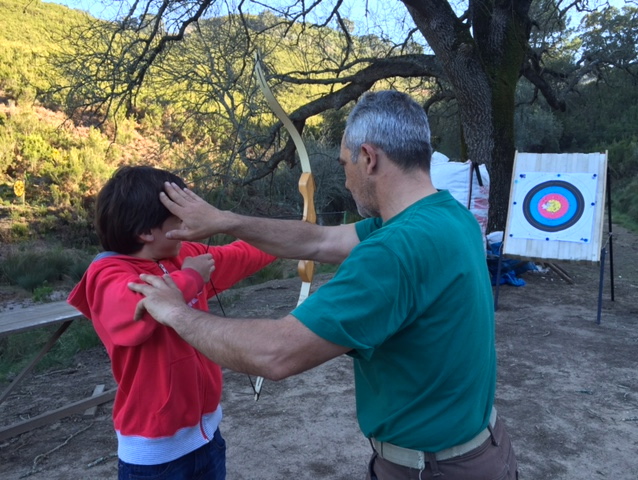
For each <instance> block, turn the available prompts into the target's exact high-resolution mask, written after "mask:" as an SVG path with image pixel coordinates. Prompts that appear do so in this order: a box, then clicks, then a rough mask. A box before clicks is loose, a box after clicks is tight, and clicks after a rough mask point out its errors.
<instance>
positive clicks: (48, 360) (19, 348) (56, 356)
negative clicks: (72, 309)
mask: <svg viewBox="0 0 638 480" xmlns="http://www.w3.org/2000/svg"><path fill="white" fill-rule="evenodd" d="M58 328H59V325H56V326H53V325H52V326H50V327H44V328H38V329H35V330H30V331H28V332H23V333H18V334H16V335H11V336H8V337H3V338H1V339H0V382H2V383H4V382H10V381H11V380H13V378H14V377H15V376H16V375H17V374H18V373H20V371H21V370H22V369H23V368H24V367H25V366H26V365H27V364H28V363H29V362H30V361H31V360H32V359H33V358H34V357H35V356H36V355H37V353H38V352H39V351H40V349H41V348H42V347H43V346H44V345H45V344H46V342H47V341H48V340H49V337H51V335H52V334H53V332H55V331H56V330H57V329H58ZM100 344H101V342H100V339H99V338H98V336H97V334H96V333H95V330H93V325H91V322H90V321H88V320H76V321H74V322H73V323H72V324H71V325H70V326H69V328H68V329H67V330H66V331H65V332H64V334H63V335H62V336H61V337H60V338H59V339H58V341H57V342H56V343H55V345H54V346H53V348H52V349H51V350H49V352H48V353H47V354H46V355H45V356H44V357H43V358H42V361H41V362H40V363H38V365H36V367H35V372H43V371H47V370H50V369H52V368H67V367H70V366H71V365H72V364H73V356H74V355H75V354H76V353H78V352H80V351H82V350H86V349H87V348H92V347H95V346H98V345H100Z"/></svg>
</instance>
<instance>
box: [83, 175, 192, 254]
mask: <svg viewBox="0 0 638 480" xmlns="http://www.w3.org/2000/svg"><path fill="white" fill-rule="evenodd" d="M164 182H173V183H176V184H177V185H178V186H180V187H181V188H184V187H186V184H185V183H184V181H183V180H182V179H181V178H179V177H178V176H177V175H174V174H172V173H171V172H168V171H166V170H160V169H158V168H153V167H143V166H140V167H128V166H127V167H121V168H119V169H118V170H117V171H116V172H115V173H114V174H113V176H112V177H111V178H110V179H109V181H108V182H106V184H105V185H104V187H103V188H102V190H100V193H98V196H97V202H96V205H95V228H96V230H97V235H98V238H99V239H100V243H101V244H102V248H104V250H106V251H113V252H117V253H121V254H124V255H130V254H132V253H136V252H138V251H139V250H141V249H142V247H143V246H144V244H143V243H141V242H140V241H139V240H138V236H139V235H141V234H143V233H147V232H149V231H150V230H151V228H156V227H160V226H161V225H162V223H164V221H165V220H166V219H167V218H168V217H170V216H171V212H169V211H168V209H167V208H166V207H165V206H164V205H162V203H161V202H160V199H159V194H160V192H163V191H164Z"/></svg>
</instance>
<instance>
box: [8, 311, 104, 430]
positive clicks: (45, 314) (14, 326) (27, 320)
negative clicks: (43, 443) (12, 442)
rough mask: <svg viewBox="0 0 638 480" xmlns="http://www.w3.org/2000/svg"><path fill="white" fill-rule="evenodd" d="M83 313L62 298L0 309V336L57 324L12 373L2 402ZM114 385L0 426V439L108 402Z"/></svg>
mask: <svg viewBox="0 0 638 480" xmlns="http://www.w3.org/2000/svg"><path fill="white" fill-rule="evenodd" d="M82 318H83V316H82V314H81V313H80V312H78V311H77V310H76V309H75V308H73V307H72V306H70V305H69V304H68V303H66V302H65V301H60V302H52V303H44V304H40V305H36V306H33V307H27V308H15V309H13V310H7V311H4V312H0V338H1V337H4V336H8V335H13V334H16V333H20V332H25V331H27V330H32V329H34V328H40V327H45V326H48V325H57V324H60V326H59V328H58V329H57V330H56V331H55V332H54V333H53V334H52V335H51V337H50V338H49V340H48V341H47V343H46V345H44V346H43V347H42V349H41V350H40V352H39V353H38V354H37V355H36V357H35V358H34V359H33V360H31V362H30V363H29V364H28V365H27V366H26V367H25V368H24V369H23V370H22V371H21V372H20V373H19V374H18V375H17V376H16V378H15V379H14V380H13V381H12V382H11V384H10V385H9V386H8V387H7V388H6V389H5V390H4V391H3V392H2V393H1V394H0V403H2V402H3V401H4V400H5V399H6V398H7V397H8V396H9V394H10V393H11V392H12V391H13V389H14V388H15V387H16V386H17V385H18V384H19V383H20V382H21V381H22V380H23V379H24V377H25V376H26V375H27V374H28V373H29V372H30V371H31V370H32V369H33V368H34V367H35V366H36V365H37V364H38V363H39V362H40V360H42V358H43V357H44V355H46V353H47V352H48V351H49V350H51V348H52V347H53V345H55V342H56V341H57V340H58V339H59V338H60V336H61V335H62V334H63V333H64V332H65V330H66V329H67V328H69V326H70V325H71V323H73V321H74V320H79V319H82ZM116 390H117V389H116V388H114V389H111V390H108V391H106V392H103V393H100V394H96V395H93V396H91V397H89V398H85V399H83V400H80V401H78V402H75V403H72V404H70V405H67V406H65V407H62V408H58V409H56V410H51V411H49V412H45V413H43V414H41V415H38V416H36V417H33V418H30V419H28V420H25V421H22V422H19V423H16V424H14V425H10V426H8V427H3V428H0V441H3V440H5V439H7V438H10V437H13V436H16V435H19V434H21V433H24V432H28V431H29V430H32V429H34V428H37V427H40V426H42V425H47V424H49V423H53V422H55V421H56V420H59V419H60V418H64V417H67V416H69V415H72V414H74V413H79V412H83V411H85V410H86V409H88V408H91V407H94V406H96V405H100V404H102V403H106V402H109V401H111V400H113V398H115V392H116Z"/></svg>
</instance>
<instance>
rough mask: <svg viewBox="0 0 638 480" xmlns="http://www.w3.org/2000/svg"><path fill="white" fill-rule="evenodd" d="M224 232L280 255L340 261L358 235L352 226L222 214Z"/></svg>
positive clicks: (282, 256) (332, 261)
mask: <svg viewBox="0 0 638 480" xmlns="http://www.w3.org/2000/svg"><path fill="white" fill-rule="evenodd" d="M224 216H225V218H224V232H225V233H227V234H229V235H231V236H233V237H236V238H239V239H241V240H244V241H246V242H248V243H250V244H251V245H254V246H255V247H257V248H259V249H260V250H263V251H264V252H267V253H269V254H271V255H274V256H276V257H280V258H294V259H303V260H316V261H319V262H324V263H335V264H336V263H341V262H342V261H343V260H344V259H345V257H346V256H347V255H348V253H349V252H350V250H351V249H352V248H353V246H354V245H355V244H356V243H358V238H357V237H356V233H355V232H354V227H353V226H352V225H341V226H335V227H326V226H319V225H315V224H312V223H308V222H302V221H299V220H279V219H272V218H259V217H247V216H243V215H238V214H235V213H232V212H225V214H224Z"/></svg>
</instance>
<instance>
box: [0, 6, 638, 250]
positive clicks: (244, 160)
mask: <svg viewBox="0 0 638 480" xmlns="http://www.w3.org/2000/svg"><path fill="white" fill-rule="evenodd" d="M0 11H2V12H3V15H2V16H0V220H1V221H2V222H1V224H0V237H1V239H2V241H3V243H12V242H16V241H24V240H28V239H35V238H42V237H43V236H45V237H46V235H47V234H48V233H49V234H50V233H53V232H55V233H56V235H57V238H58V239H61V240H63V241H64V242H65V243H66V244H67V245H69V246H77V247H82V248H85V247H88V246H95V238H94V237H93V236H92V234H91V231H92V229H91V209H92V202H93V199H94V196H95V194H96V192H97V191H98V189H99V187H100V185H102V183H103V182H104V181H105V179H106V178H108V177H109V176H110V174H111V173H112V172H113V171H114V169H115V168H117V167H118V166H119V165H122V164H150V165H155V166H160V167H162V168H167V169H172V170H175V171H176V172H177V173H178V174H180V175H182V176H183V177H184V178H185V179H186V180H187V181H188V182H189V183H190V184H191V185H193V186H194V187H195V188H196V189H198V191H199V192H200V193H202V194H204V195H206V196H207V198H209V200H210V201H212V202H215V203H216V204H218V205H220V206H221V207H223V208H234V209H237V210H239V211H243V212H248V213H253V214H268V215H275V216H291V217H293V216H297V215H299V213H300V207H301V205H300V198H299V195H298V193H297V186H296V181H297V172H298V170H297V169H296V167H295V168H292V166H290V165H281V166H280V167H278V168H275V169H274V170H272V171H271V172H270V173H269V172H268V170H267V169H266V167H267V166H268V162H269V154H270V153H269V152H270V150H268V149H267V147H262V145H267V142H266V139H267V138H268V137H269V136H270V135H272V131H271V129H270V126H271V125H272V123H273V116H272V114H271V113H270V112H268V110H267V108H266V107H265V105H264V102H263V99H261V100H260V101H256V100H255V99H256V98H259V95H257V94H255V90H256V88H255V84H254V80H253V77H252V66H253V63H254V59H253V58H252V57H247V56H246V53H245V48H246V45H244V42H245V41H246V40H245V38H244V37H242V36H241V35H240V32H241V31H243V29H244V28H245V27H246V25H245V24H242V23H239V22H238V21H237V19H235V18H233V17H223V18H210V19H207V20H205V21H201V22H200V24H199V25H198V26H197V28H196V29H192V30H190V31H189V33H188V35H186V37H185V39H184V41H182V42H180V43H178V44H176V45H174V46H173V48H171V49H169V51H168V53H167V55H166V58H165V59H164V61H163V62H162V64H161V68H152V69H151V70H150V72H149V77H148V82H147V83H145V84H144V85H143V86H142V87H141V88H140V90H139V92H138V95H137V96H136V102H135V103H134V104H126V105H120V107H121V108H119V109H118V108H111V109H106V107H107V106H108V102H109V100H108V99H107V98H106V97H105V98H102V97H101V95H104V92H105V90H104V85H103V84H100V81H99V72H98V71H97V70H96V69H97V68H98V67H96V66H95V65H92V64H91V60H90V59H91V56H90V55H91V51H92V49H94V48H96V46H98V45H99V43H100V42H103V41H105V40H104V38H102V37H100V36H99V35H97V34H95V32H96V30H95V29H93V28H91V26H92V25H94V23H95V22H98V23H100V22H101V21H99V20H96V19H94V18H91V17H89V16H88V15H86V14H85V13H82V12H79V11H75V10H70V9H68V8H66V7H63V6H60V5H56V4H50V3H42V2H40V1H19V0H0ZM139 21H140V22H144V19H140V20H139ZM101 24H103V25H106V27H105V28H106V30H105V31H106V32H108V25H109V24H107V23H104V22H101ZM248 27H249V28H251V29H255V31H257V30H259V31H262V33H263V31H264V30H267V31H268V30H269V31H270V33H269V35H265V36H264V35H263V34H262V35H261V36H260V37H259V38H260V40H259V41H260V42H261V44H260V48H261V49H262V50H263V51H265V52H267V53H268V55H270V56H271V57H270V58H271V62H270V64H285V65H286V68H285V69H286V70H287V71H295V70H297V71H299V72H303V69H304V66H305V65H310V64H313V63H314V62H317V61H319V60H318V59H319V58H321V57H320V56H319V55H313V49H322V50H323V51H329V49H330V48H332V47H333V46H334V45H337V44H339V43H340V42H343V41H344V40H343V38H342V37H340V36H339V35H338V34H337V33H336V32H333V31H332V30H330V29H328V28H325V27H324V28H318V29H316V34H315V36H314V37H311V38H314V39H313V40H312V41H310V42H309V41H308V40H305V41H306V43H304V44H300V43H299V42H300V41H301V40H300V39H301V38H302V37H298V38H297V40H296V41H295V36H294V35H292V36H291V39H287V40H286V39H282V35H281V33H282V32H281V31H279V28H280V27H278V23H277V18H276V17H274V16H273V15H272V14H267V13H263V14H261V15H258V16H254V17H249V23H248ZM281 28H283V27H281ZM91 32H92V33H91ZM306 33H307V32H306ZM293 34H294V31H293ZM303 38H306V39H307V38H308V37H303ZM351 41H356V42H360V44H361V45H369V47H366V48H367V51H368V53H369V54H370V55H374V52H375V42H377V44H378V42H380V40H379V39H375V38H372V37H366V38H354V39H351ZM113 48H117V44H115V45H113ZM413 48H415V49H416V48H418V47H416V46H415V47H413ZM317 51H318V50H317ZM415 51H416V50H415ZM74 59H75V61H76V63H77V62H78V61H82V63H81V65H82V66H83V67H84V68H83V69H82V68H81V69H78V68H77V66H76V67H74V68H71V67H70V65H72V63H73V61H74ZM206 64H209V65H213V66H214V67H215V68H212V67H211V69H210V70H211V71H213V72H214V76H213V78H210V77H209V76H208V75H209V74H208V73H207V72H208V71H209V70H207V69H200V68H198V66H203V65H206ZM82 70H84V74H85V75H86V78H80V80H81V81H80V82H79V83H78V77H77V76H78V75H82V74H83V73H82ZM70 75H75V78H74V79H73V80H74V83H73V84H75V85H78V84H79V85H82V87H81V88H78V89H75V90H73V91H70V90H69V88H68V86H69V85H70V84H71V83H72V82H71V78H70ZM612 80H613V81H610V82H606V83H592V84H590V85H587V86H586V88H584V89H583V90H582V91H583V95H581V97H580V98H578V99H574V100H572V101H571V103H570V107H569V109H568V111H567V112H565V113H560V114H553V113H548V112H547V111H546V110H545V109H543V108H542V105H541V106H535V107H534V106H529V105H524V104H523V105H521V106H520V107H519V110H518V111H519V113H520V115H519V116H518V120H517V121H518V134H517V143H518V145H517V147H518V149H519V150H521V151H565V152H567V151H604V150H609V153H610V173H611V178H612V193H613V195H614V202H613V205H614V209H615V210H614V215H615V216H616V217H617V219H618V220H621V221H623V222H625V223H626V224H628V225H631V224H632V223H638V201H636V200H635V199H634V196H633V194H632V192H634V191H635V190H636V188H638V134H637V133H636V132H637V131H638V129H637V128H636V127H637V126H638V101H637V100H638V98H636V97H637V96H638V88H636V87H637V86H638V85H636V79H635V78H634V77H631V76H628V75H623V74H622V72H619V73H618V75H615V76H613V77H612ZM385 86H396V87H397V88H401V89H405V90H409V91H412V92H413V94H415V95H418V96H422V97H423V98H425V97H427V95H428V89H427V83H423V82H421V83H415V81H414V80H410V81H408V80H403V79H397V80H396V81H394V83H391V84H390V83H386V84H385ZM275 87H276V89H277V90H276V91H277V94H278V97H279V98H280V100H281V102H282V104H283V105H284V107H285V108H286V109H287V110H289V111H290V110H292V109H294V108H297V107H298V106H300V105H302V104H303V103H305V102H307V101H308V100H309V99H313V98H317V97H318V96H320V95H321V94H322V92H325V89H326V87H322V86H321V85H320V84H314V85H296V86H291V85H290V84H287V86H282V85H279V84H277V85H275ZM96 99H97V100H96ZM100 99H102V103H101V107H102V108H99V107H95V105H96V101H97V104H99V101H100ZM89 103H90V104H91V105H93V107H92V108H81V107H82V105H88V104H89ZM111 107H113V105H111ZM345 113H346V112H344V111H340V112H331V113H330V114H326V115H323V116H318V117H314V118H312V122H311V123H310V124H309V125H307V127H306V130H305V135H306V137H307V139H308V141H309V147H310V151H311V156H312V161H313V164H316V165H317V171H318V175H317V176H318V184H319V187H320V188H319V195H318V201H317V204H318V210H319V211H320V212H325V213H326V214H328V213H332V214H333V215H332V218H330V219H329V220H327V221H331V222H332V221H339V220H340V219H341V218H342V217H343V214H344V212H347V211H353V205H352V202H351V199H350V198H349V196H348V194H347V192H345V190H344V188H343V180H342V177H341V176H340V175H341V173H340V172H339V169H338V168H336V167H337V165H336V162H323V161H322V160H323V159H324V158H334V157H335V156H336V152H337V151H338V141H339V136H340V132H341V128H342V125H343V119H344V116H345ZM430 117H431V120H432V128H433V138H434V139H435V140H436V142H437V146H438V148H439V149H440V150H441V151H442V152H443V153H446V154H448V155H449V156H451V157H452V158H453V159H454V157H455V152H456V151H457V150H458V143H459V141H458V138H456V136H455V135H456V132H457V130H456V128H455V126H454V125H455V122H456V120H455V119H454V118H453V117H450V116H449V112H447V111H444V110H443V109H437V108H432V109H431V111H430ZM20 181H21V182H24V184H25V194H24V196H23V197H18V196H16V194H15V191H14V186H15V184H16V182H20ZM61 232H62V233H61Z"/></svg>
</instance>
